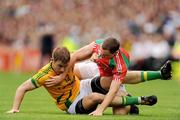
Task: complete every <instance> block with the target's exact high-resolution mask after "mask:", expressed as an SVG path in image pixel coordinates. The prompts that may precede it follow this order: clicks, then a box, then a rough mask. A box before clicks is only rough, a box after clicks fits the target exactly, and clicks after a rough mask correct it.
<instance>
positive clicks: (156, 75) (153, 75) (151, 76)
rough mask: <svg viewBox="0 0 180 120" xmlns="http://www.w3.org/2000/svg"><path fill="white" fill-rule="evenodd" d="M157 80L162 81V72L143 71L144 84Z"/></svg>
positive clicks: (142, 79)
mask: <svg viewBox="0 0 180 120" xmlns="http://www.w3.org/2000/svg"><path fill="white" fill-rule="evenodd" d="M156 79H162V76H161V72H160V71H142V72H141V81H142V82H145V81H150V80H156Z"/></svg>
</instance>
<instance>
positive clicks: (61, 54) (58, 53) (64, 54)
mask: <svg viewBox="0 0 180 120" xmlns="http://www.w3.org/2000/svg"><path fill="white" fill-rule="evenodd" d="M52 59H53V60H54V61H55V62H56V61H58V60H59V61H61V62H62V63H63V64H66V63H68V62H69V61H70V52H69V50H68V49H67V48H66V47H62V48H60V47H57V48H55V49H54V50H53V53H52Z"/></svg>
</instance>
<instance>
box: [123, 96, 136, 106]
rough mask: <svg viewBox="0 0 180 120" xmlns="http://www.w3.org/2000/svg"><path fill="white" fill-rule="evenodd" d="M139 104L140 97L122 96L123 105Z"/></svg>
mask: <svg viewBox="0 0 180 120" xmlns="http://www.w3.org/2000/svg"><path fill="white" fill-rule="evenodd" d="M135 104H136V105H139V97H129V96H123V97H122V105H124V106H127V105H135Z"/></svg>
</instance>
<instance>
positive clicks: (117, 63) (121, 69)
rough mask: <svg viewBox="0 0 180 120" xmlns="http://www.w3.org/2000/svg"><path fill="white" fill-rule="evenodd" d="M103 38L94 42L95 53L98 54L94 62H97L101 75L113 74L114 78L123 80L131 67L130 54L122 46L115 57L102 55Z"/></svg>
mask: <svg viewBox="0 0 180 120" xmlns="http://www.w3.org/2000/svg"><path fill="white" fill-rule="evenodd" d="M102 43H103V40H96V41H95V42H94V48H93V54H97V58H96V59H94V62H96V63H97V65H98V68H99V72H100V76H113V80H116V81H119V82H120V81H122V80H123V79H124V77H125V75H126V73H127V69H128V67H129V54H128V52H127V51H125V50H124V49H123V48H120V49H119V50H118V52H117V54H116V55H115V56H114V57H113V58H107V57H103V56H102V52H101V49H100V47H101V44H102Z"/></svg>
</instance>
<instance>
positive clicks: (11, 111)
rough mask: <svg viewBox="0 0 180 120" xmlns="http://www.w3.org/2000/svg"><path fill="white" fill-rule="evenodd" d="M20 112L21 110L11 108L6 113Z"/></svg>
mask: <svg viewBox="0 0 180 120" xmlns="http://www.w3.org/2000/svg"><path fill="white" fill-rule="evenodd" d="M18 112H19V110H14V109H11V110H9V111H7V112H6V113H8V114H12V113H18Z"/></svg>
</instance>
